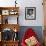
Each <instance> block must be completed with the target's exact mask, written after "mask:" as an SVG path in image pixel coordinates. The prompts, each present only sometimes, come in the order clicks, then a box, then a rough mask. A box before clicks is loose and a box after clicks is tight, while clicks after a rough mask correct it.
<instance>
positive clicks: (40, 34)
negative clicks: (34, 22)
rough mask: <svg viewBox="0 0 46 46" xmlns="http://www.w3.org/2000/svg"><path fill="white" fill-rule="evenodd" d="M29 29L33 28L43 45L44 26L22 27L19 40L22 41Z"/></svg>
mask: <svg viewBox="0 0 46 46" xmlns="http://www.w3.org/2000/svg"><path fill="white" fill-rule="evenodd" d="M28 28H32V29H33V30H34V31H35V32H36V34H37V37H38V39H39V41H40V42H41V43H43V33H42V32H43V30H42V26H21V27H20V32H19V39H20V41H21V40H22V38H23V36H24V33H25V31H26V30H27V29H28Z"/></svg>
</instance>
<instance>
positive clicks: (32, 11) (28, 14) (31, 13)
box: [25, 7, 36, 20]
mask: <svg viewBox="0 0 46 46" xmlns="http://www.w3.org/2000/svg"><path fill="white" fill-rule="evenodd" d="M25 19H26V20H35V19H36V7H26V8H25Z"/></svg>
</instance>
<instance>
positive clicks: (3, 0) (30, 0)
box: [0, 0, 43, 26]
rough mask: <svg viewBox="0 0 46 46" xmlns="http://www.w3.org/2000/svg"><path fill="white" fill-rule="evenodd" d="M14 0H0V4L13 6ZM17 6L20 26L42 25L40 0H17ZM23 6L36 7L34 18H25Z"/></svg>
mask: <svg viewBox="0 0 46 46" xmlns="http://www.w3.org/2000/svg"><path fill="white" fill-rule="evenodd" d="M14 1H15V0H9V1H8V0H0V6H2V7H4V6H5V7H7V6H8V7H9V6H14V5H15V3H14ZM17 2H18V6H19V8H20V9H19V15H20V16H19V24H20V26H43V6H42V0H21V1H20V0H17ZM25 7H36V20H25Z"/></svg>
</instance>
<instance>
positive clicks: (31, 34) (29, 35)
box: [21, 28, 41, 46]
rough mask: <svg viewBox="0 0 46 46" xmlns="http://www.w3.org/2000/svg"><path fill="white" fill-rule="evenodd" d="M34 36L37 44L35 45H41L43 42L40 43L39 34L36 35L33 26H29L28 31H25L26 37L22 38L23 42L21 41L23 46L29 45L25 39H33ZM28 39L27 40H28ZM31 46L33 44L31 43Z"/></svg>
mask: <svg viewBox="0 0 46 46" xmlns="http://www.w3.org/2000/svg"><path fill="white" fill-rule="evenodd" d="M32 37H34V39H35V38H36V44H35V45H34V46H41V44H40V42H39V41H38V40H37V35H36V33H35V32H34V31H33V29H31V28H29V29H27V31H26V32H25V35H24V37H23V38H22V42H21V46H28V45H27V44H28V42H27V43H26V42H25V40H26V39H28V40H29V39H30V38H31V39H33V38H32ZM28 40H27V41H28ZM29 44H31V43H29ZM29 46H31V45H29Z"/></svg>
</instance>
